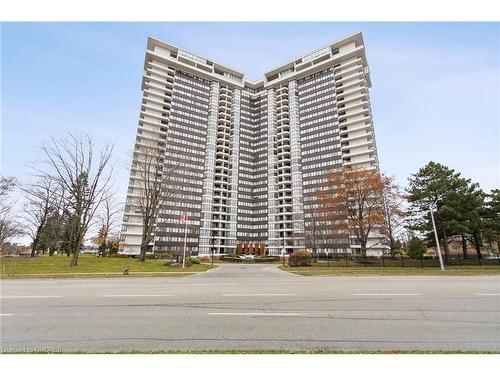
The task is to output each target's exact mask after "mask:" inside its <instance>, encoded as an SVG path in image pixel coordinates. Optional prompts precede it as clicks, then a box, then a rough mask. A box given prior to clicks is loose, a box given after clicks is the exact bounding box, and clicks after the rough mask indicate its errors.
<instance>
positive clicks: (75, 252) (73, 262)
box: [69, 237, 83, 267]
mask: <svg viewBox="0 0 500 375" xmlns="http://www.w3.org/2000/svg"><path fill="white" fill-rule="evenodd" d="M82 242H83V238H81V237H80V238H79V239H78V240H76V243H75V248H74V250H73V256H72V257H71V263H70V265H69V266H70V267H76V266H77V265H78V255H79V254H80V247H81V246H82Z"/></svg>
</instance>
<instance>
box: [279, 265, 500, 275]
mask: <svg viewBox="0 0 500 375" xmlns="http://www.w3.org/2000/svg"><path fill="white" fill-rule="evenodd" d="M279 268H280V269H282V270H283V271H288V272H291V273H294V274H297V275H303V276H400V275H419V276H425V275H429V276H478V275H500V266H494V265H491V266H482V267H481V266H449V267H446V269H445V270H444V271H441V270H440V269H439V268H417V267H405V268H402V267H401V268H400V267H354V266H352V267H338V266H336V267H328V265H323V264H321V265H312V266H306V267H288V266H287V267H283V266H280V267H279Z"/></svg>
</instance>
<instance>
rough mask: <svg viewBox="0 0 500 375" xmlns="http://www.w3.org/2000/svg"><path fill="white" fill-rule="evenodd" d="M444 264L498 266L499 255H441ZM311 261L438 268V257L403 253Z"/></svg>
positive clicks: (324, 257)
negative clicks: (421, 256)
mask: <svg viewBox="0 0 500 375" xmlns="http://www.w3.org/2000/svg"><path fill="white" fill-rule="evenodd" d="M443 261H444V264H445V265H446V266H500V256H499V255H498V254H495V255H493V256H483V257H482V258H478V257H477V256H472V255H470V256H468V257H467V258H464V257H463V256H460V255H453V256H447V257H443ZM313 263H320V264H322V265H326V266H330V267H401V268H404V267H418V268H439V259H438V258H437V257H436V258H420V259H412V258H409V257H406V256H403V255H395V256H390V255H384V256H382V257H372V256H367V257H363V256H356V255H349V254H316V257H314V258H313Z"/></svg>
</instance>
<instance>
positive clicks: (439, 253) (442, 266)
mask: <svg viewBox="0 0 500 375" xmlns="http://www.w3.org/2000/svg"><path fill="white" fill-rule="evenodd" d="M436 204H437V201H436V202H434V203H433V204H432V205H430V206H429V211H430V213H431V220H432V228H433V229H434V236H435V238H436V247H437V251H438V257H439V265H440V266H441V271H444V263H443V257H442V255H441V248H440V247H439V238H438V233H437V230H436V223H435V222H434V214H433V212H432V211H433V209H434V206H435V205H436ZM436 207H437V206H436Z"/></svg>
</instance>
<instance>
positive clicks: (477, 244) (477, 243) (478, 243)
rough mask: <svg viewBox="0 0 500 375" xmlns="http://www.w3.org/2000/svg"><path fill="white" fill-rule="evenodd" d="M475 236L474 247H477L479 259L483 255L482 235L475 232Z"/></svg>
mask: <svg viewBox="0 0 500 375" xmlns="http://www.w3.org/2000/svg"><path fill="white" fill-rule="evenodd" d="M473 236H474V245H475V246H474V247H475V248H476V253H477V257H478V258H479V259H481V258H482V257H483V256H482V255H481V236H480V234H479V233H477V232H476V233H474V234H473Z"/></svg>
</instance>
